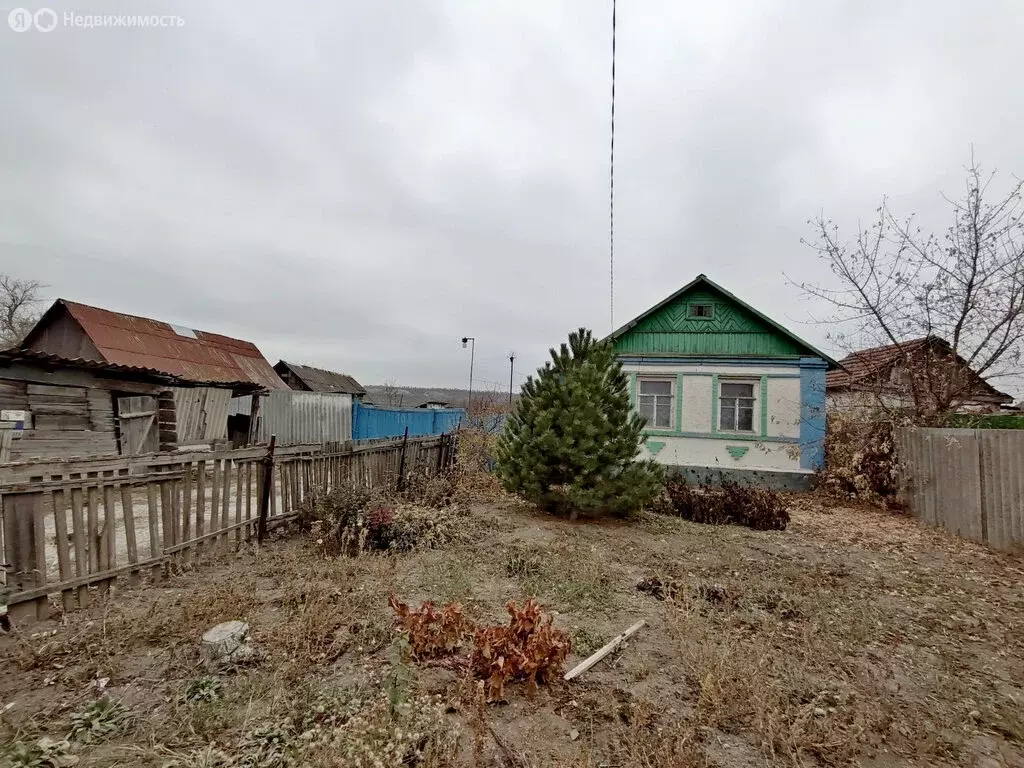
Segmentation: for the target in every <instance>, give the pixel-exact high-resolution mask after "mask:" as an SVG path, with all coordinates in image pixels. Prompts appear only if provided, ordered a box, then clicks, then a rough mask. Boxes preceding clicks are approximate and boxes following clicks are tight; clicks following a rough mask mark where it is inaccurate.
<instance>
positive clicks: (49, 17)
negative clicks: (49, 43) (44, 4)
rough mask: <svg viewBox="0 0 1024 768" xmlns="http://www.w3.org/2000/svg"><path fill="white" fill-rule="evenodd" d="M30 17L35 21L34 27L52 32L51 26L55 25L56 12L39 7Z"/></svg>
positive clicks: (41, 30)
mask: <svg viewBox="0 0 1024 768" xmlns="http://www.w3.org/2000/svg"><path fill="white" fill-rule="evenodd" d="M32 19H33V21H35V23H36V29H38V30H39V31H40V32H52V31H53V28H54V27H56V26H57V14H56V13H54V12H53V11H52V10H50V9H49V8H40V9H39V10H38V11H36V15H35V16H33V17H32Z"/></svg>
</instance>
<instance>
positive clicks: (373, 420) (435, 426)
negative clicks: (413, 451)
mask: <svg viewBox="0 0 1024 768" xmlns="http://www.w3.org/2000/svg"><path fill="white" fill-rule="evenodd" d="M352 414H353V418H352V439H353V440H373V439H375V438H379V437H400V436H401V435H403V434H404V433H405V429H406V427H408V428H409V437H414V436H421V435H440V434H444V433H446V432H454V431H455V430H456V429H457V428H458V426H459V422H460V421H462V419H463V417H465V415H466V412H465V411H464V410H463V409H462V408H376V407H374V406H370V405H362V404H361V403H358V402H357V403H355V404H354V405H353V408H352Z"/></svg>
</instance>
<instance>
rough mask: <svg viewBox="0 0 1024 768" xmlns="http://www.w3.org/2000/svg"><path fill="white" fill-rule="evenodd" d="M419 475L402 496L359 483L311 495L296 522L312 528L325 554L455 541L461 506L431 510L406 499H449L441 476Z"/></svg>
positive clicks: (309, 529) (399, 549) (381, 549)
mask: <svg viewBox="0 0 1024 768" xmlns="http://www.w3.org/2000/svg"><path fill="white" fill-rule="evenodd" d="M422 477H423V482H422V483H421V484H419V485H416V484H414V485H413V486H412V488H411V489H410V488H407V489H406V491H405V492H403V493H402V494H389V493H388V492H386V491H384V490H381V489H373V488H366V487H363V486H360V485H343V486H339V487H338V488H335V489H333V490H332V491H330V492H327V493H323V492H320V493H314V494H312V495H311V496H310V497H309V498H308V499H307V500H306V501H304V502H303V503H302V505H301V506H300V508H299V526H300V528H302V529H303V530H307V531H310V532H312V533H313V535H315V536H316V537H317V538H318V541H319V543H321V545H322V546H323V548H324V550H325V552H327V553H328V554H339V553H346V554H350V555H355V554H359V553H360V552H366V551H370V550H375V551H397V552H407V551H409V550H412V549H415V548H416V547H439V546H443V545H445V544H449V543H451V542H452V541H455V540H457V539H458V537H459V531H460V529H461V528H462V527H463V525H462V523H463V520H462V519H461V518H462V517H463V516H464V514H465V512H464V510H463V508H462V507H459V506H442V507H440V508H434V507H432V506H424V505H423V504H422V503H409V500H410V499H411V498H416V497H429V498H430V500H432V501H434V502H438V503H440V502H441V501H443V499H444V498H446V497H447V496H446V492H444V487H445V483H446V482H447V481H445V480H444V479H443V478H441V477H440V476H438V477H431V476H422ZM417 482H418V481H417ZM431 489H433V490H431Z"/></svg>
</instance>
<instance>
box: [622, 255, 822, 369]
mask: <svg viewBox="0 0 1024 768" xmlns="http://www.w3.org/2000/svg"><path fill="white" fill-rule="evenodd" d="M611 339H612V340H613V341H614V343H615V351H616V352H617V353H618V354H620V355H643V356H665V357H684V356H685V357H691V356H699V357H820V358H821V359H822V360H825V361H826V362H828V363H829V365H830V366H832V365H835V361H833V360H832V359H831V358H829V357H828V356H827V355H825V354H823V353H821V352H819V351H818V350H816V349H815V348H814V347H812V346H811V345H810V344H808V343H807V342H805V341H803V340H802V339H800V338H799V337H797V336H795V335H794V334H792V333H790V332H789V331H788V330H786V329H785V328H783V327H782V326H781V325H779V324H778V323H776V322H775V321H774V320H771V319H769V318H767V317H765V316H764V315H762V314H761V313H760V312H758V311H757V310H756V309H754V308H753V307H751V306H750V305H749V304H746V303H744V302H743V301H741V300H740V299H738V298H736V297H735V296H733V295H732V294H731V293H729V292H728V291H726V290H725V289H724V288H722V287H721V286H719V285H716V284H715V283H713V282H712V281H711V280H709V279H708V278H707V277H706V276H704V275H698V277H697V279H696V280H694V281H693V282H691V283H689V284H687V285H684V286H683V287H682V288H680V289H679V290H678V291H676V292H675V293H673V294H672V295H671V296H669V297H668V298H667V299H665V300H664V301H662V302H660V303H659V304H656V305H655V306H654V307H652V308H651V309H649V310H647V311H646V312H644V313H643V314H642V315H640V316H639V317H637V318H634V319H633V320H631V321H630V322H628V323H626V325H624V326H623V327H622V328H620V329H619V330H617V331H615V333H613V334H612V335H611Z"/></svg>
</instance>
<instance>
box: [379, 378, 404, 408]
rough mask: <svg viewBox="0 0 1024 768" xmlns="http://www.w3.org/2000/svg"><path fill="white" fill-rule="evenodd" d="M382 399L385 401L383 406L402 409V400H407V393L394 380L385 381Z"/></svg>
mask: <svg viewBox="0 0 1024 768" xmlns="http://www.w3.org/2000/svg"><path fill="white" fill-rule="evenodd" d="M381 399H382V400H383V401H384V402H383V403H381V405H390V406H392V407H394V408H401V407H402V400H404V399H405V392H404V391H403V390H402V388H401V387H399V386H398V382H396V381H395V380H394V379H385V380H384V386H383V388H382V391H381Z"/></svg>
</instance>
